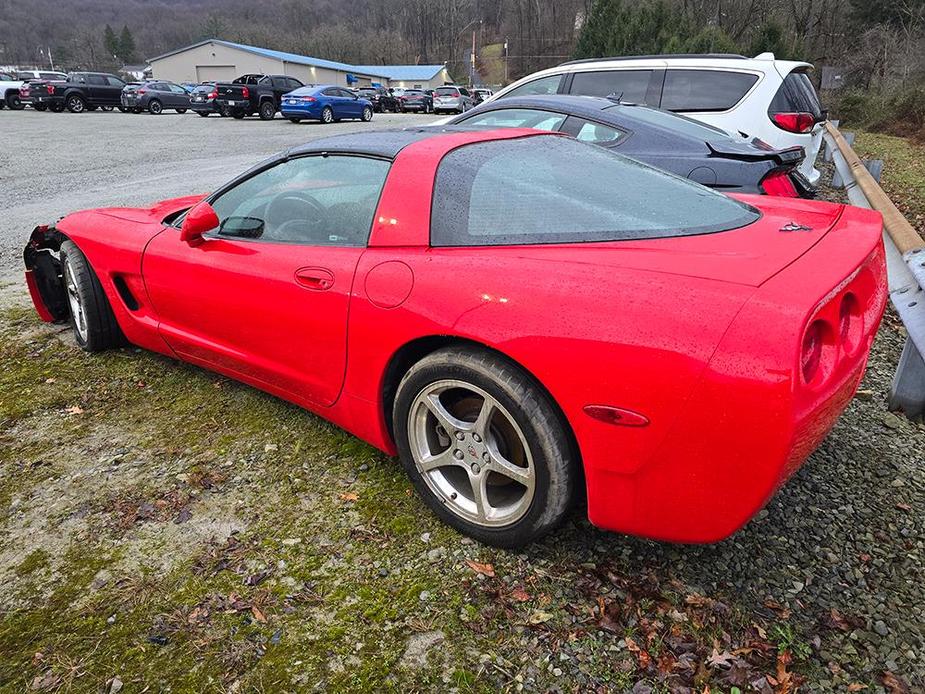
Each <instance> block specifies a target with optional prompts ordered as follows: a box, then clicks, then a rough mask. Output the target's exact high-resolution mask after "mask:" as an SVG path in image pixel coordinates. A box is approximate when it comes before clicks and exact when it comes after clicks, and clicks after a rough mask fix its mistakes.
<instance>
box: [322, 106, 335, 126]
mask: <svg viewBox="0 0 925 694" xmlns="http://www.w3.org/2000/svg"><path fill="white" fill-rule="evenodd" d="M321 122H322V123H333V122H334V111H332V110H331V107H330V106H325V107H324V109H323V110H322V111H321Z"/></svg>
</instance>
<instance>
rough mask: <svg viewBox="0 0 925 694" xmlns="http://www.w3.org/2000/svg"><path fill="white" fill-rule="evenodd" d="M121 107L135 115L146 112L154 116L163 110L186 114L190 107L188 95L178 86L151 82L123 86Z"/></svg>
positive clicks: (156, 81)
mask: <svg viewBox="0 0 925 694" xmlns="http://www.w3.org/2000/svg"><path fill="white" fill-rule="evenodd" d="M121 101H122V106H123V107H124V108H126V109H129V110H132V111H134V112H135V113H141V112H142V111H148V113H152V114H154V115H155V116H157V115H160V114H161V113H163V112H164V110H165V109H173V110H174V111H176V112H177V113H186V111H187V109H189V107H190V95H189V93H188V92H187V91H186V90H185V89H184V88H183V87H181V86H180V85H179V84H174V83H173V82H165V81H164V80H152V81H149V82H143V83H142V84H140V85H137V86H133V85H125V88H124V89H123V90H122V99H121Z"/></svg>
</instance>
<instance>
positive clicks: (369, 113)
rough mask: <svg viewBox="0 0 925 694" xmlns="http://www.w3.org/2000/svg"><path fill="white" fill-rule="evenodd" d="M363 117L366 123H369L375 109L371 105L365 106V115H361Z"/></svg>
mask: <svg viewBox="0 0 925 694" xmlns="http://www.w3.org/2000/svg"><path fill="white" fill-rule="evenodd" d="M361 119H362V120H363V122H364V123H369V121H371V120H372V119H373V110H372V109H371V108H370V107H369V106H366V107H364V108H363V115H362V116H361Z"/></svg>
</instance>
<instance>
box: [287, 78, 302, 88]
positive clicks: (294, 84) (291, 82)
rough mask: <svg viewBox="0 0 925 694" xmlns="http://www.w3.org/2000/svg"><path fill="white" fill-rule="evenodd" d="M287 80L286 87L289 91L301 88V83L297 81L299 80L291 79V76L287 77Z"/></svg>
mask: <svg viewBox="0 0 925 694" xmlns="http://www.w3.org/2000/svg"><path fill="white" fill-rule="evenodd" d="M288 82H289V87H288V88H289V91H293V90H295V89H301V88H302V86H303V85H302V83H301V82H299V80H297V79H293V78H292V77H290V78H289V79H288Z"/></svg>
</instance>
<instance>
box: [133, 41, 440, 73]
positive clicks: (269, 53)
mask: <svg viewBox="0 0 925 694" xmlns="http://www.w3.org/2000/svg"><path fill="white" fill-rule="evenodd" d="M208 43H217V44H219V45H222V46H228V47H229V48H237V49H238V50H241V51H247V52H248V53H255V54H256V55H262V56H263V57H265V58H273V59H274V60H282V61H284V62H287V63H296V64H298V65H313V66H315V67H321V68H327V69H329V70H339V71H341V72H356V73H358V74H360V75H363V76H366V77H385V78H387V79H390V80H429V79H432V78H433V77H434V75H436V74H437V73H438V72H440V70H442V69H443V65H348V64H347V63H339V62H337V61H335V60H323V59H321V58H313V57H311V56H308V55H299V54H298V53H287V52H285V51H274V50H271V49H269V48H260V47H259V46H248V45H247V44H245V43H234V42H232V41H223V40H221V39H206V40H205V41H200V42H199V43H194V44H193V45H192V46H184V47H183V48H178V49H176V50H173V51H169V52H167V53H163V54H161V55H158V56H155V57H153V58H149V59H148V62H149V63H151V62H153V61H155V60H160V59H161V58H166V57H167V56H170V55H174V54H176V53H182V52H183V51H187V50H189V49H191V48H198V47H199V46H204V45H206V44H208Z"/></svg>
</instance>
